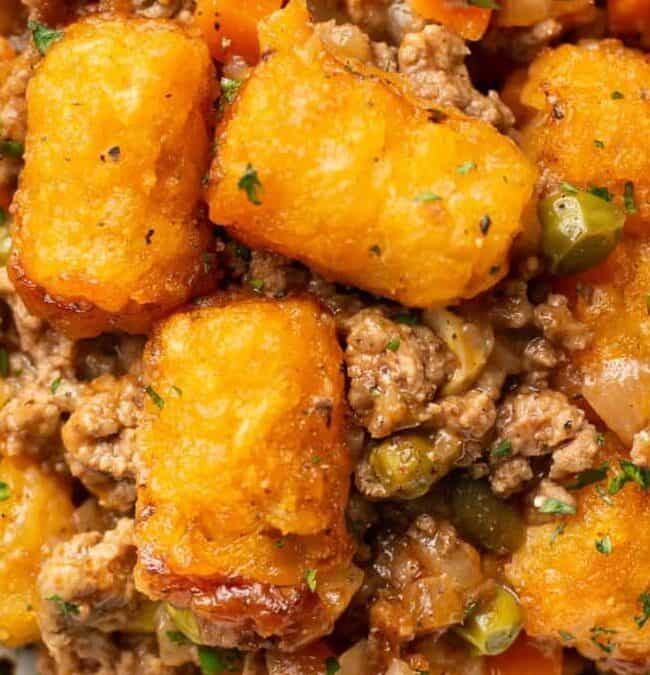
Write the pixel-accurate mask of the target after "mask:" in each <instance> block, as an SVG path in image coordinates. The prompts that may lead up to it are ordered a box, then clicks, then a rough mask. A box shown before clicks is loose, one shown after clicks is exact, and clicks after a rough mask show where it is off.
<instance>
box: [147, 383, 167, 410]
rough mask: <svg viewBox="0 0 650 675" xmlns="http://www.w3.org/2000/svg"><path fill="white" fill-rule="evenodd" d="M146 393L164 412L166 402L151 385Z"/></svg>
mask: <svg viewBox="0 0 650 675" xmlns="http://www.w3.org/2000/svg"><path fill="white" fill-rule="evenodd" d="M145 392H146V393H147V396H149V398H150V399H151V400H152V401H153V403H154V405H155V406H156V407H157V408H158V409H159V410H162V409H163V408H164V407H165V400H164V399H163V397H162V396H161V395H160V394H159V393H158V392H157V391H156V390H155V389H154V388H153V387H152V386H151V385H148V386H147V387H146V388H145Z"/></svg>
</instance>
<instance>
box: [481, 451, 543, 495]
mask: <svg viewBox="0 0 650 675" xmlns="http://www.w3.org/2000/svg"><path fill="white" fill-rule="evenodd" d="M532 477H533V470H532V469H531V467H530V462H529V461H528V460H527V459H526V458H525V457H511V458H510V459H506V460H504V461H503V462H500V463H498V464H497V465H496V466H495V467H494V469H493V470H492V473H491V475H490V485H491V486H492V490H494V492H495V493H496V494H498V495H499V496H501V497H509V496H510V495H511V494H513V493H514V492H518V491H519V490H521V489H522V487H523V486H524V485H525V484H526V483H527V482H528V481H529V480H530V479H531V478H532Z"/></svg>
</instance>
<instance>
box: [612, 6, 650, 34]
mask: <svg viewBox="0 0 650 675" xmlns="http://www.w3.org/2000/svg"><path fill="white" fill-rule="evenodd" d="M607 20H608V22H609V27H610V29H611V30H612V32H613V33H618V34H621V35H629V34H636V33H639V34H641V35H642V36H643V37H644V38H645V39H650V0H609V2H608V3H607Z"/></svg>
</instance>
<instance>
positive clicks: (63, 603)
mask: <svg viewBox="0 0 650 675" xmlns="http://www.w3.org/2000/svg"><path fill="white" fill-rule="evenodd" d="M45 599H46V600H48V601H49V602H53V603H55V604H56V605H57V606H58V608H59V609H60V610H61V614H63V616H79V606H78V605H75V604H74V602H68V601H67V600H64V599H63V598H62V597H61V596H60V595H50V597H49V598H45Z"/></svg>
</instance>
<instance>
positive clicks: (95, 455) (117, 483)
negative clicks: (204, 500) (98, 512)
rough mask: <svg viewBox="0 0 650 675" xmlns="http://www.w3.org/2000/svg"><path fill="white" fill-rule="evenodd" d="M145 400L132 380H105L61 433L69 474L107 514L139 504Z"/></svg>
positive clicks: (80, 404) (99, 380)
mask: <svg viewBox="0 0 650 675" xmlns="http://www.w3.org/2000/svg"><path fill="white" fill-rule="evenodd" d="M142 396H143V390H142V387H141V386H140V384H139V383H138V382H137V380H136V378H134V377H133V376H124V377H122V378H115V377H113V376H112V375H103V376H101V377H99V378H97V379H96V380H94V381H93V382H92V383H91V384H90V385H89V386H88V387H87V390H86V392H85V394H84V395H83V396H82V397H81V399H80V401H79V402H78V405H77V408H76V410H75V412H74V413H73V414H72V415H71V417H70V419H69V420H68V421H67V422H66V424H65V426H64V427H63V430H62V438H63V443H64V446H65V459H66V461H67V462H68V466H69V467H70V471H71V472H72V474H73V475H74V476H76V477H77V478H79V479H80V480H81V482H82V483H83V484H84V485H85V486H86V488H88V490H89V491H90V492H92V493H93V494H95V495H96V496H97V497H98V499H99V502H100V504H101V505H102V506H104V507H105V508H108V509H113V510H116V511H128V510H129V509H130V508H131V507H132V506H133V504H134V502H135V497H136V491H135V481H136V472H137V447H136V444H135V432H136V426H137V424H138V422H139V420H140V417H141V413H142Z"/></svg>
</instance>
